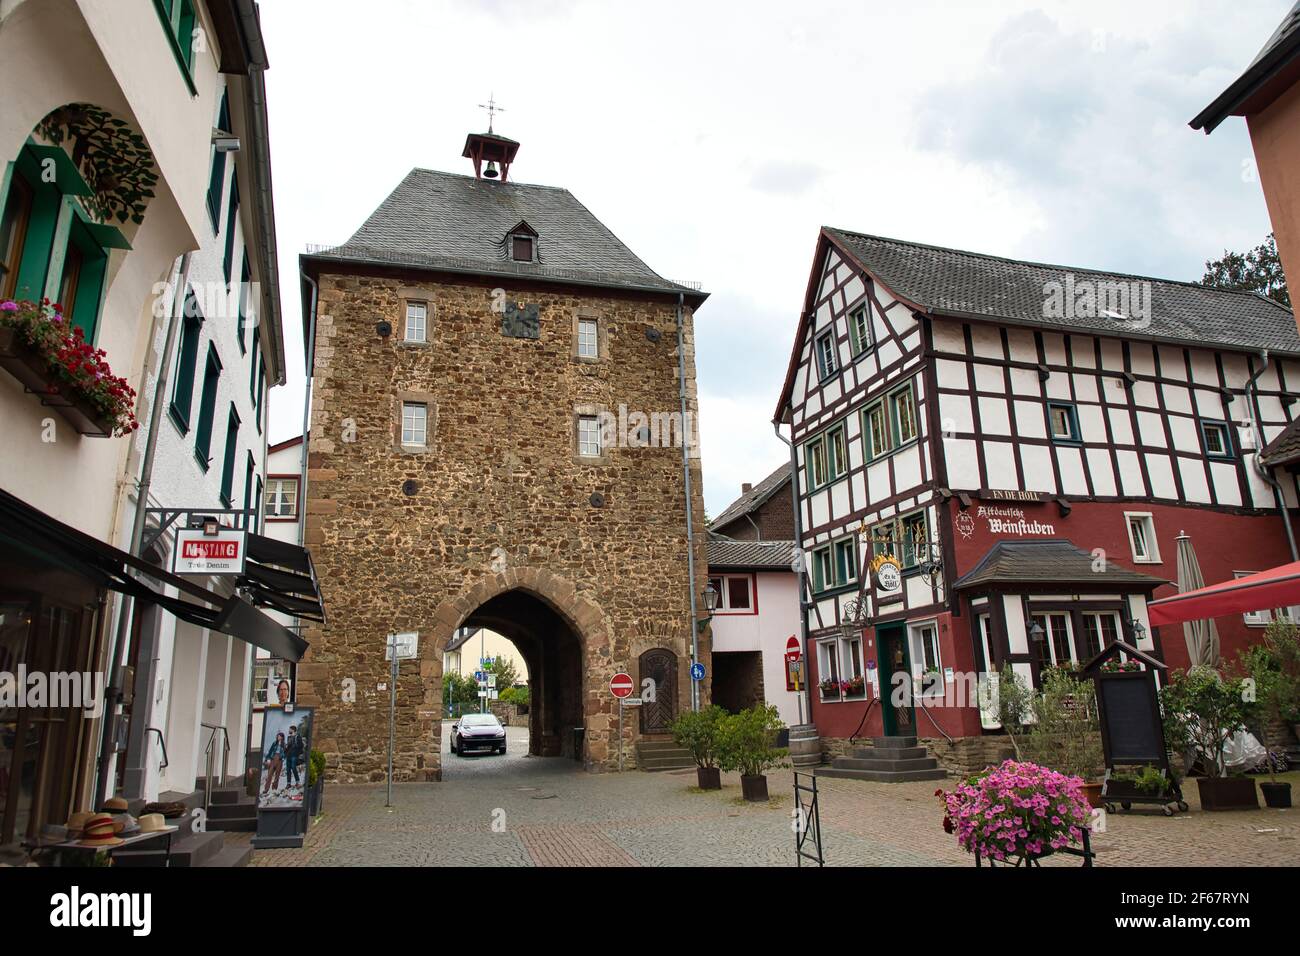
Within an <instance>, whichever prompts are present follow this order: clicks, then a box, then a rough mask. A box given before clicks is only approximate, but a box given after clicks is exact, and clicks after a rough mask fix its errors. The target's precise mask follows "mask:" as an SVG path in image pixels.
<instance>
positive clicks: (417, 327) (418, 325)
mask: <svg viewBox="0 0 1300 956" xmlns="http://www.w3.org/2000/svg"><path fill="white" fill-rule="evenodd" d="M413 325H414V328H412V326H413ZM404 331H405V337H404V338H403V341H405V342H428V341H429V303H427V302H415V301H411V302H407V303H406V326H405V329H404Z"/></svg>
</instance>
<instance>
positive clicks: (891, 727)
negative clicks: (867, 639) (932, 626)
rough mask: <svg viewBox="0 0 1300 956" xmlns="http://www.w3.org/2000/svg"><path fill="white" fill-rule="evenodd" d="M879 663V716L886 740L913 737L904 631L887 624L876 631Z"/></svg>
mask: <svg viewBox="0 0 1300 956" xmlns="http://www.w3.org/2000/svg"><path fill="white" fill-rule="evenodd" d="M876 637H877V644H878V650H879V654H880V660H879V662H878V664H877V666H878V667H879V668H880V679H881V687H880V695H881V701H880V703H881V714H882V721H883V723H884V728H885V736H886V737H913V736H915V735H916V719H915V712H914V711H913V709H912V662H911V658H910V656H909V654H908V652H907V629H906V628H905V627H904V626H903V625H902V624H887V625H884V626H882V627H880V628H877V630H876Z"/></svg>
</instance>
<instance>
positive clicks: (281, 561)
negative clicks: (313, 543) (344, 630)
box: [239, 532, 325, 623]
mask: <svg viewBox="0 0 1300 956" xmlns="http://www.w3.org/2000/svg"><path fill="white" fill-rule="evenodd" d="M239 586H240V587H241V588H246V589H247V590H248V592H249V596H250V597H251V598H252V599H253V603H254V604H255V605H257V606H258V607H269V608H271V609H273V610H276V611H281V612H283V613H285V614H292V615H293V616H295V617H300V618H306V619H308V620H311V621H319V622H321V623H324V622H325V606H324V603H323V602H322V601H321V596H320V585H319V583H318V582H317V581H316V568H315V566H314V565H313V564H312V561H311V553H310V552H308V551H307V549H306V548H300V547H298V545H296V544H290V543H289V542H287V541H277V540H276V539H274V538H268V537H266V536H265V535H260V534H252V533H251V532H250V533H249V535H248V560H247V561H246V562H245V563H244V573H243V575H242V576H241V577H240V578H239Z"/></svg>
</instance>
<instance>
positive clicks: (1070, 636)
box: [1028, 607, 1079, 667]
mask: <svg viewBox="0 0 1300 956" xmlns="http://www.w3.org/2000/svg"><path fill="white" fill-rule="evenodd" d="M1028 616H1029V626H1030V627H1032V626H1033V623H1034V618H1036V617H1041V618H1043V620H1044V622H1046V623H1047V627H1045V628H1044V629H1043V630H1044V631H1045V632H1046V633H1044V634H1043V640H1044V641H1045V642H1046V643H1047V655H1048V660H1049V663H1050V665H1051V666H1052V667H1060V666H1061V664H1062V662H1061V661H1059V660H1057V659H1056V644H1055V642H1053V641H1052V628H1051V619H1052V618H1054V617H1060V618H1064V619H1065V644H1066V647H1068V648H1069V649H1070V659H1069V661H1067V662H1065V663H1070V664H1077V663H1079V648H1078V646H1077V645H1076V643H1075V639H1074V638H1075V635H1074V615H1072V614H1070V612H1069V611H1036V610H1034V609H1033V608H1032V607H1031V608H1030V609H1029V615H1028ZM1029 641H1030V646H1031V648H1032V645H1033V638H1030V639H1029Z"/></svg>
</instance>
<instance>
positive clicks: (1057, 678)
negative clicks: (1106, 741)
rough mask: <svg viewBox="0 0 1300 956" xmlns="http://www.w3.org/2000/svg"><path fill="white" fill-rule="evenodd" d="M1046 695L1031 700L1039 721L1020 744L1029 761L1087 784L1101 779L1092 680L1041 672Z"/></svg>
mask: <svg viewBox="0 0 1300 956" xmlns="http://www.w3.org/2000/svg"><path fill="white" fill-rule="evenodd" d="M1042 683H1043V692H1042V693H1041V694H1036V695H1035V696H1034V698H1033V700H1032V705H1033V711H1034V715H1035V717H1037V720H1036V721H1035V722H1034V726H1033V727H1032V728H1031V729H1030V731H1029V733H1028V734H1026V735H1025V737H1024V739H1023V741H1022V742H1021V747H1022V750H1023V753H1024V757H1025V759H1026V760H1029V761H1031V762H1032V763H1036V764H1039V765H1040V766H1043V767H1050V768H1051V769H1053V770H1055V771H1057V772H1059V773H1064V774H1069V775H1070V776H1074V777H1082V778H1083V780H1084V782H1085V783H1087V782H1090V781H1094V780H1097V779H1098V778H1099V777H1100V776H1101V769H1102V764H1103V763H1104V759H1105V758H1104V757H1103V754H1102V749H1101V729H1100V727H1099V725H1098V722H1097V695H1096V690H1095V688H1094V687H1093V683H1092V681H1091V680H1078V679H1077V678H1075V676H1074V675H1073V674H1072V673H1071V672H1070V671H1068V670H1066V669H1064V668H1061V667H1049V668H1045V669H1044V670H1043V672H1042Z"/></svg>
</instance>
